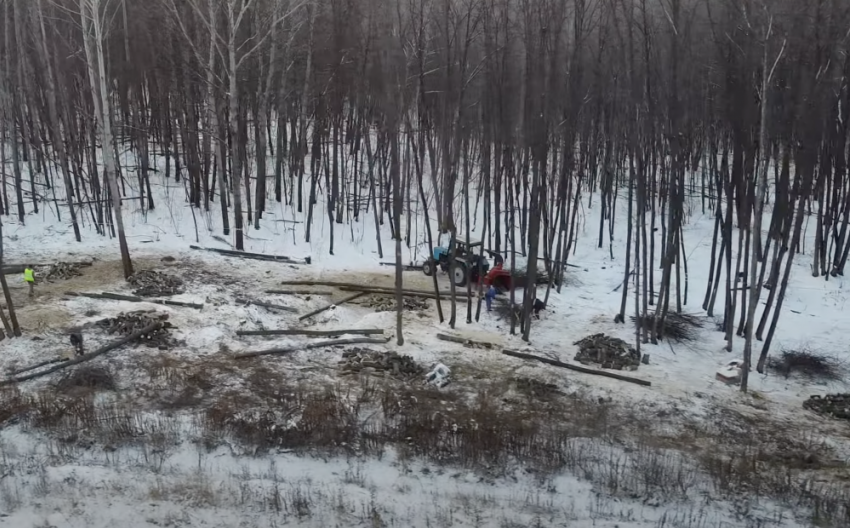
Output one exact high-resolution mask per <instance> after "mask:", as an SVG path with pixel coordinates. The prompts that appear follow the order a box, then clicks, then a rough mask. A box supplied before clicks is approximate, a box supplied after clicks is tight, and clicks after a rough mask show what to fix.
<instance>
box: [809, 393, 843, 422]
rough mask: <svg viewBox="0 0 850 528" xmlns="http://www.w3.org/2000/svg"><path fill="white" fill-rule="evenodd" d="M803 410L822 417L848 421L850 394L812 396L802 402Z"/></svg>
mask: <svg viewBox="0 0 850 528" xmlns="http://www.w3.org/2000/svg"><path fill="white" fill-rule="evenodd" d="M803 408H804V409H808V410H810V411H812V412H815V413H817V414H822V415H824V416H831V417H833V418H840V419H842V420H850V394H827V395H826V396H818V395H814V396H812V397H811V398H809V399H808V400H806V401H804V402H803Z"/></svg>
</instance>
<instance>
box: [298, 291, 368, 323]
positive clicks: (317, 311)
mask: <svg viewBox="0 0 850 528" xmlns="http://www.w3.org/2000/svg"><path fill="white" fill-rule="evenodd" d="M364 295H366V293H365V292H357V293H355V294H354V295H351V296H349V297H346V298H345V299H341V300H339V301H337V302H335V303H330V304H328V305H327V306H323V307H321V308H319V309H318V310H313V311H312V312H310V313H308V314H304V315H302V316H301V317H299V318H298V320H299V321H303V320H304V319H307V318H309V317H313V316H314V315H319V314H320V313H322V312H324V311H325V310H330V309H331V308H333V307H334V306H339V305H340V304H345V303H347V302H349V301H353V300H354V299H357V298H360V297H363V296H364Z"/></svg>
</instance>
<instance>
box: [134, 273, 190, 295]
mask: <svg viewBox="0 0 850 528" xmlns="http://www.w3.org/2000/svg"><path fill="white" fill-rule="evenodd" d="M127 282H129V283H130V284H132V285H133V286H135V287H136V289H135V290H133V295H136V296H138V297H163V296H168V295H178V294H181V293H183V291H184V290H183V281H182V280H180V279H179V278H177V277H174V276H173V275H166V274H165V273H160V272H158V271H152V270H143V271H139V272H137V273H134V274H133V275H132V276H130V278H129V279H127Z"/></svg>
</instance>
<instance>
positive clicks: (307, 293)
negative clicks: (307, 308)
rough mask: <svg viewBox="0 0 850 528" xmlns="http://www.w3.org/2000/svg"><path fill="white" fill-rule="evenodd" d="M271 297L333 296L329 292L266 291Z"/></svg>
mask: <svg viewBox="0 0 850 528" xmlns="http://www.w3.org/2000/svg"><path fill="white" fill-rule="evenodd" d="M266 293H267V294H269V295H333V294H334V293H333V292H329V291H310V290H266Z"/></svg>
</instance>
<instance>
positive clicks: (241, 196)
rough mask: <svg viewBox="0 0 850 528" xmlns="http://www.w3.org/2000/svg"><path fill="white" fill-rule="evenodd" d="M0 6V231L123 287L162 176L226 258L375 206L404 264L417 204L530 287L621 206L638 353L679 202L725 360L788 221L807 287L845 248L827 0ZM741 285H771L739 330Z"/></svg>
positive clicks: (842, 75)
mask: <svg viewBox="0 0 850 528" xmlns="http://www.w3.org/2000/svg"><path fill="white" fill-rule="evenodd" d="M0 9H2V11H1V13H2V17H3V21H2V24H0V50H2V54H0V55H1V57H0V60H2V63H0V88H1V91H0V105H2V113H3V114H2V121H0V136H1V137H0V140H2V142H3V143H4V144H5V145H6V148H5V151H4V156H3V161H4V163H3V167H4V170H3V174H2V176H3V178H4V185H3V188H2V190H3V196H2V200H0V206H2V214H4V215H15V216H16V217H17V218H18V219H19V221H20V222H25V221H26V215H27V213H29V212H33V211H37V210H38V209H39V207H50V208H52V209H55V214H57V215H59V216H60V220H62V221H65V222H70V223H71V224H72V225H73V226H74V232H75V235H76V238H77V240H80V238H81V234H80V229H79V225H80V223H81V222H88V223H90V224H92V225H94V226H95V227H96V228H97V230H98V231H99V232H100V233H101V234H114V233H115V232H116V231H117V233H118V238H119V242H120V246H121V250H122V256H123V257H124V261H125V270H126V271H125V272H126V273H128V274H129V273H130V272H131V271H132V264H131V261H130V257H129V250H128V249H127V245H126V241H125V238H124V236H123V221H122V217H121V206H122V202H126V201H127V200H133V203H134V204H142V205H143V207H146V208H149V209H152V208H154V207H156V205H157V204H156V203H155V200H154V193H152V191H151V180H155V179H157V178H173V179H174V180H175V181H179V182H182V184H183V186H184V189H185V195H186V200H187V201H188V202H189V203H190V204H191V205H192V206H193V207H194V208H197V209H198V210H204V211H213V212H215V214H216V215H218V214H219V213H220V215H221V222H222V227H223V234H224V235H227V236H234V237H235V241H236V248H237V249H238V250H241V249H243V230H244V229H246V228H247V227H246V226H245V225H244V223H245V222H246V221H247V223H248V224H249V225H248V227H250V225H251V224H253V225H254V226H255V227H257V228H259V226H260V220H261V219H262V217H263V214H264V212H266V211H267V209H268V207H269V204H270V202H271V201H272V200H273V201H274V202H280V203H281V204H284V205H286V206H287V207H291V208H292V209H294V210H297V211H298V212H304V211H306V212H307V220H306V236H307V238H308V239H309V236H310V224H311V221H312V220H313V218H314V215H319V214H326V215H327V217H328V218H329V219H330V220H332V221H335V222H338V223H343V222H345V221H346V220H348V219H351V218H352V215H353V216H354V217H356V216H357V215H358V214H366V212H367V211H371V212H370V213H368V214H369V215H370V216H371V215H374V221H375V222H376V223H378V224H383V223H384V217H386V218H387V219H388V220H389V222H388V223H389V224H390V225H389V228H390V230H391V231H392V233H393V234H394V236H395V237H396V239H397V240H400V239H402V237H403V235H404V233H403V231H404V227H403V226H402V221H401V218H402V216H407V218H408V220H407V228H406V233H407V236H406V239H407V242H408V244H409V243H410V221H409V218H410V216H411V215H409V214H405V213H406V212H408V211H412V207H413V205H412V204H416V203H420V204H427V207H423V211H424V212H425V214H426V215H427V214H428V213H429V211H430V214H431V215H436V217H435V218H431V220H434V221H435V222H436V224H437V225H439V227H440V230H441V231H442V232H452V231H455V230H458V231H462V230H463V228H459V227H458V226H464V225H465V230H466V231H467V233H466V234H467V235H468V234H469V233H468V231H469V224H470V222H469V221H466V222H464V221H463V219H464V218H466V219H467V220H468V219H470V218H471V217H473V216H471V215H474V214H477V213H478V211H479V210H481V211H483V218H484V219H485V220H484V226H483V231H484V233H483V234H482V237H485V238H486V239H487V240H488V241H490V242H489V245H488V247H490V248H492V249H494V250H495V251H498V252H504V253H509V252H520V253H527V254H528V257H529V268H530V269H531V268H534V266H535V264H536V261H537V259H538V254H539V253H540V252H541V251H542V257H543V260H544V262H547V265H548V263H550V262H551V263H554V265H553V268H554V269H553V270H552V271H553V272H554V273H553V274H552V275H553V276H554V277H558V276H559V275H560V274H562V271H563V265H564V264H565V263H566V259H567V256H568V254H569V251H570V248H571V247H572V245H573V243H574V240H575V236H577V235H576V231H577V230H576V222H577V212H578V211H579V209H580V208H581V204H582V203H583V201H584V200H587V201H591V200H594V199H596V200H599V201H601V203H598V204H596V205H597V206H599V207H601V209H602V215H601V220H600V224H599V226H598V244H599V246H600V247H604V245H606V242H607V244H608V245H609V248H610V246H611V241H612V240H613V237H614V222H615V214H614V212H615V211H616V209H617V207H616V206H617V200H621V201H622V200H627V201H628V211H629V215H628V218H626V219H625V220H621V221H625V222H627V223H628V242H627V251H626V254H625V259H626V276H625V277H624V284H625V285H626V287H624V288H622V290H623V306H622V309H621V313H620V316H619V319H620V320H621V321H622V320H624V319H625V318H624V316H625V311H626V303H627V294H628V292H629V288H628V286H629V285H630V284H631V281H630V280H629V277H630V274H633V276H634V287H633V288H632V293H635V296H634V306H633V308H634V310H635V312H636V313H641V314H642V315H643V320H646V319H647V317H650V318H652V314H651V313H650V312H649V308H648V307H649V306H656V307H657V310H658V311H659V316H658V317H654V319H653V320H654V321H656V323H655V325H656V328H655V330H657V331H647V329H646V328H638V329H637V333H638V335H637V336H636V338H638V339H639V340H641V341H647V340H654V339H655V338H656V334H657V333H658V334H662V333H663V332H661V331H660V329H661V328H663V325H664V318H665V314H666V313H667V310H668V309H669V307H670V305H671V300H672V301H674V302H673V304H674V305H675V306H674V308H675V309H676V310H681V305H682V293H683V292H682V287H681V286H680V284H683V283H685V284H686V280H684V279H683V278H682V276H681V275H682V273H683V270H681V267H682V265H685V266H686V265H687V263H686V262H685V261H684V259H683V258H681V257H683V256H684V255H685V250H684V240H683V230H682V225H683V223H684V222H685V221H686V219H687V215H688V214H689V211H691V210H692V207H694V206H693V205H692V204H696V206H695V207H699V208H701V209H702V211H703V212H704V213H708V214H711V215H714V216H715V217H716V229H715V238H714V248H713V253H712V256H713V258H712V262H711V271H710V275H711V279H710V281H709V284H707V285H706V287H705V295H704V302H703V307H704V308H705V309H706V310H707V311H708V312H709V314H711V313H712V312H713V310H714V307H715V301H716V299H717V297H718V295H717V294H718V289H719V285H720V284H721V283H722V284H723V288H722V289H721V290H720V291H721V294H720V300H719V303H720V304H722V305H723V306H722V309H723V313H724V314H725V322H724V328H725V330H726V332H727V339H728V342H729V347H730V349H731V346H732V333H733V331H734V329H735V314H736V313H737V314H738V315H739V316H740V320H739V321H738V325H737V332H738V333H739V334H741V335H745V336H746V338H747V344H748V347H751V342H752V335H753V334H755V335H756V337H757V339H761V338H762V336H763V333H764V331H765V327H766V324H767V323H768V322H772V324H771V325H770V329H771V330H769V332H768V336H767V341H766V343H765V346H764V350H763V354H762V362H763V359H764V354H765V353H766V352H767V349H768V348H769V343H770V339H771V336H772V328H774V327H775V323H776V319H777V318H778V316H779V309H780V307H781V304H782V297H783V295H784V291H785V290H784V287H785V285H786V284H787V281H788V275H789V273H790V269H791V263H792V259H793V258H794V256H795V254H798V253H799V252H800V251H801V226H802V223H803V220H804V217H807V216H810V215H811V216H814V217H816V219H817V233H816V245H815V248H814V251H813V256H814V261H813V271H814V274H815V275H816V276H825V277H829V275H830V274H833V275H834V274H841V273H843V271H844V267H845V263H846V260H847V256H848V252H850V236H848V233H847V227H848V219H850V192H848V191H850V186H849V185H848V177H847V126H848V109H850V92H848V87H847V84H848V82H847V81H848V73H850V57H848V54H847V49H846V48H847V45H848V42H850V41H848V32H847V28H848V27H850V3H848V2H838V1H823V0H812V1H804V2H801V1H799V0H752V1H750V0H743V1H742V0H0ZM126 151H129V152H130V153H131V156H130V157H129V158H128V157H127V156H125V155H122V153H124V152H126ZM128 159H130V160H133V162H132V164H130V165H128V161H127V160H128ZM163 159H164V162H163V161H162V160H163ZM768 190H769V191H770V192H768ZM10 195H13V196H11V197H10ZM319 197H322V198H323V199H322V200H319ZM119 198H123V199H124V200H123V201H122V200H121V199H119ZM621 203H622V202H621ZM765 203H770V204H771V205H772V207H771V208H769V209H768V211H770V212H771V214H770V216H769V218H766V219H765V220H764V222H762V213H763V210H764V204H765ZM471 204H472V211H473V212H470V209H471ZM686 204H687V205H688V206H687V207H686ZM317 205H324V207H325V209H326V210H325V211H319V210H318V207H317ZM479 208H481V209H479ZM366 218H367V219H369V220H370V221H371V220H372V219H371V218H369V217H368V216H367V217H366ZM514 233H518V235H517V236H514ZM764 233H766V234H767V236H764ZM458 234H459V235H463V234H464V233H458ZM379 238H380V237H379ZM517 239H518V240H517ZM429 240H432V237H431V235H430V228H429ZM378 243H379V244H380V240H379V241H378ZM609 250H610V251H611V253H612V258H613V256H614V255H613V249H609ZM331 251H332V250H331ZM733 253H734V254H736V257H735V258H734V259H733V258H732V255H733ZM399 254H400V253H398V250H397V255H399ZM659 270H660V271H659ZM532 273H533V272H532ZM686 275H687V271H686V269H685V270H684V276H686ZM739 276H743V277H744V281H743V285H742V284H741V283H740V282H738V281H737V279H738V277H739ZM762 283H767V284H770V285H773V286H774V287H772V288H770V289H769V299H768V301H767V308H766V309H765V310H763V313H762V315H761V317H760V318H758V320H757V321H756V315H757V314H756V312H755V309H754V305H755V304H757V303H758V299H759V297H758V296H759V295H760V292H761V290H762V288H761V284H762ZM748 285H749V286H748ZM724 291H725V293H723V292H724ZM739 293H740V295H738V294H739ZM684 295H685V301H686V300H687V290H685V291H684ZM529 306H530V305H529ZM771 310H772V311H771ZM644 326H646V325H644ZM641 333H642V334H643V335H642V337H641V335H640V334H641ZM762 362H760V364H759V366H760V367H761V363H762Z"/></svg>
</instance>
